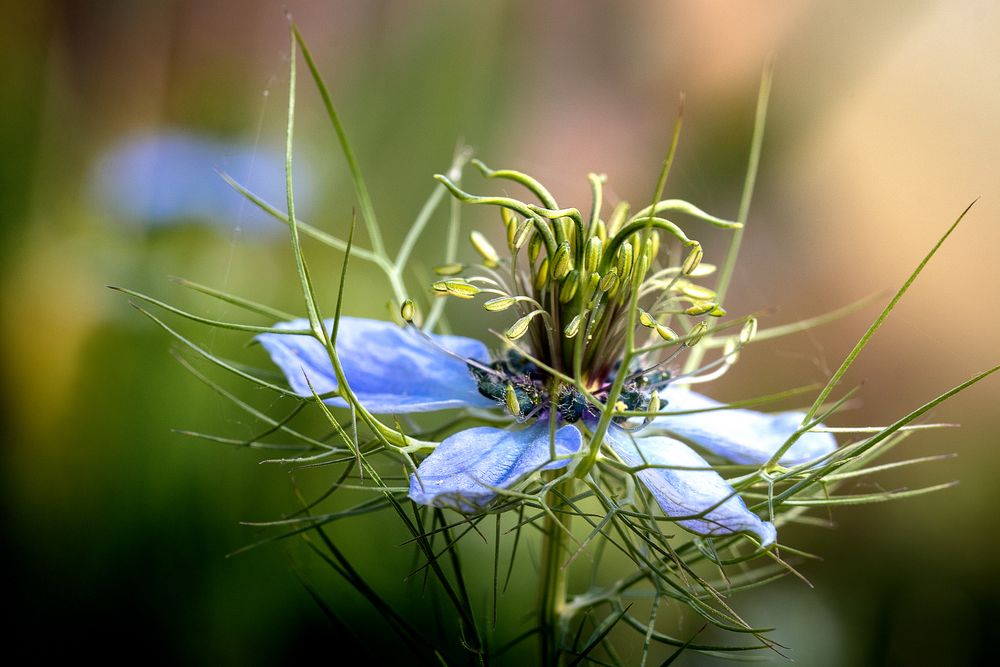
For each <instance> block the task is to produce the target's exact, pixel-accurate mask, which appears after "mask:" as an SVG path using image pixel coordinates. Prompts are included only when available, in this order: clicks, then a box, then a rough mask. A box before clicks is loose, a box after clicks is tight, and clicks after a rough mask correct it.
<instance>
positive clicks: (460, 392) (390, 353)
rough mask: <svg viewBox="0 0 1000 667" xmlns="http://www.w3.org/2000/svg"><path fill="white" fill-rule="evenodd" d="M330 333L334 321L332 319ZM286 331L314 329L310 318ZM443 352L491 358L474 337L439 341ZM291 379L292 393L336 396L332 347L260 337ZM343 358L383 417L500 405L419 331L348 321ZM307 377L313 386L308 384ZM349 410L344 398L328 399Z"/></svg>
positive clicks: (356, 386)
mask: <svg viewBox="0 0 1000 667" xmlns="http://www.w3.org/2000/svg"><path fill="white" fill-rule="evenodd" d="M325 324H326V326H327V328H328V329H330V328H331V327H332V326H333V320H326V322H325ZM274 326H275V327H277V328H279V329H308V328H309V323H308V321H306V320H304V319H298V320H292V321H291V322H279V323H278V324H275V325H274ZM432 338H434V340H435V341H436V342H437V343H438V344H439V345H441V346H442V347H444V348H446V349H448V350H451V351H452V352H454V353H456V354H458V355H459V356H461V357H464V358H468V359H477V360H479V361H483V360H486V359H489V354H488V353H487V351H486V346H485V345H483V344H482V343H480V342H479V341H477V340H473V339H471V338H462V337H460V336H439V335H432ZM257 340H259V341H260V342H261V344H262V345H263V346H264V348H265V349H266V350H267V351H268V352H269V353H270V355H271V359H272V360H273V361H274V363H275V364H277V365H278V366H279V367H280V368H281V370H282V371H283V372H284V374H285V377H286V378H287V379H288V384H289V386H291V388H292V391H294V392H295V393H296V394H298V395H300V396H311V395H312V391H311V390H310V389H309V385H310V384H312V388H313V389H314V390H315V391H316V393H317V394H320V395H322V394H327V393H330V392H334V391H336V390H337V378H336V377H335V376H334V373H333V365H332V364H331V363H330V357H329V356H328V355H327V352H326V348H325V347H323V345H322V344H321V343H320V342H319V341H317V340H316V339H315V338H313V337H311V336H300V335H295V334H287V335H286V334H274V333H266V334H261V335H259V336H257ZM337 353H338V354H339V356H340V363H341V365H342V366H343V368H344V376H345V377H346V378H347V382H348V383H349V384H350V386H351V390H352V391H354V394H355V395H356V396H357V397H358V400H359V401H360V402H361V405H363V406H365V408H366V409H367V410H368V411H369V412H374V413H379V414H389V413H407V412H426V411H429V410H440V409H443V408H460V407H470V406H471V407H477V406H478V407H488V406H492V405H495V403H494V402H493V401H491V400H490V399H488V398H486V397H485V396H483V395H482V394H480V393H479V391H478V390H477V389H476V381H475V380H474V379H473V378H472V376H471V375H470V374H469V370H468V367H467V366H466V365H465V364H464V363H463V362H461V361H459V360H458V359H455V358H454V357H451V356H449V355H447V354H445V353H444V352H442V351H440V350H437V349H435V348H434V347H433V346H432V345H431V344H430V343H428V342H427V341H426V340H423V339H422V338H421V337H420V336H419V335H418V334H417V333H416V332H414V331H410V330H408V329H403V328H401V327H399V326H396V325H395V324H393V323H392V322H383V321H380V320H367V319H362V318H358V317H341V318H340V328H339V329H338V330H337ZM306 377H308V378H309V382H308V383H307V382H306ZM326 402H327V403H329V404H331V405H338V406H345V405H347V403H346V402H345V401H344V400H343V399H342V398H330V399H327V400H326Z"/></svg>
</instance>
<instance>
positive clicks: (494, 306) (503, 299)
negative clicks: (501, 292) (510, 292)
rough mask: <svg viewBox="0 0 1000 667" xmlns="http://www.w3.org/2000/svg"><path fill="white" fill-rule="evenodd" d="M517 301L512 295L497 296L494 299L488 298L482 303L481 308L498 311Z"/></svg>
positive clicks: (492, 311)
mask: <svg viewBox="0 0 1000 667" xmlns="http://www.w3.org/2000/svg"><path fill="white" fill-rule="evenodd" d="M515 303H517V299H515V298H514V297H512V296H498V297H497V298H495V299H490V300H489V301H487V302H485V303H484V304H483V308H485V309H486V310H488V311H490V312H491V313H498V312H500V311H502V310H507V309H508V308H510V307H511V306H513V305H514V304H515Z"/></svg>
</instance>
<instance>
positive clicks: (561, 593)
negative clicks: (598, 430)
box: [539, 479, 574, 665]
mask: <svg viewBox="0 0 1000 667" xmlns="http://www.w3.org/2000/svg"><path fill="white" fill-rule="evenodd" d="M573 481H574V480H572V479H569V480H566V481H564V482H562V483H560V484H559V485H558V487H557V489H558V490H559V492H560V493H562V494H563V497H567V496H568V495H569V494H571V493H572V486H573ZM546 502H547V503H549V506H550V507H551V506H552V505H554V504H557V503H559V502H561V501H560V500H559V496H558V495H557V494H556V493H554V492H550V493H549V495H548V497H547V498H546ZM570 519H571V516H570V515H569V514H566V513H562V514H558V515H556V514H552V513H549V514H547V515H546V517H545V524H544V528H543V533H542V559H541V572H540V574H541V577H540V578H539V598H540V599H539V611H540V618H539V631H540V632H539V636H540V638H541V639H540V646H539V648H540V649H541V656H540V657H541V661H540V663H539V664H541V665H556V664H558V663H559V657H560V654H561V653H562V644H563V638H564V635H565V627H566V621H567V620H568V619H564V618H563V614H564V611H565V608H566V575H567V569H566V567H564V565H563V563H564V562H565V560H566V553H565V551H566V540H567V537H568V535H569V525H570Z"/></svg>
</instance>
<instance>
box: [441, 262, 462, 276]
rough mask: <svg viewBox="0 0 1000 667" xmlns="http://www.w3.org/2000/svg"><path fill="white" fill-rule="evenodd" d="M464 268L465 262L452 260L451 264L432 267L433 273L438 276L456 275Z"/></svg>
mask: <svg viewBox="0 0 1000 667" xmlns="http://www.w3.org/2000/svg"><path fill="white" fill-rule="evenodd" d="M463 269H465V264H459V263H458V262H452V263H451V264H442V265H441V266H435V267H434V273H436V274H438V275H439V276H454V275H458V274H459V273H461V272H462V270H463Z"/></svg>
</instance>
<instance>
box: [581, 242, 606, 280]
mask: <svg viewBox="0 0 1000 667" xmlns="http://www.w3.org/2000/svg"><path fill="white" fill-rule="evenodd" d="M603 247H604V244H603V243H601V239H599V238H597V237H596V236H591V237H590V240H589V241H587V249H586V250H585V251H584V253H583V270H584V271H585V272H587V273H590V272H591V271H596V270H597V269H598V267H599V266H600V264H601V249H602V248H603Z"/></svg>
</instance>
